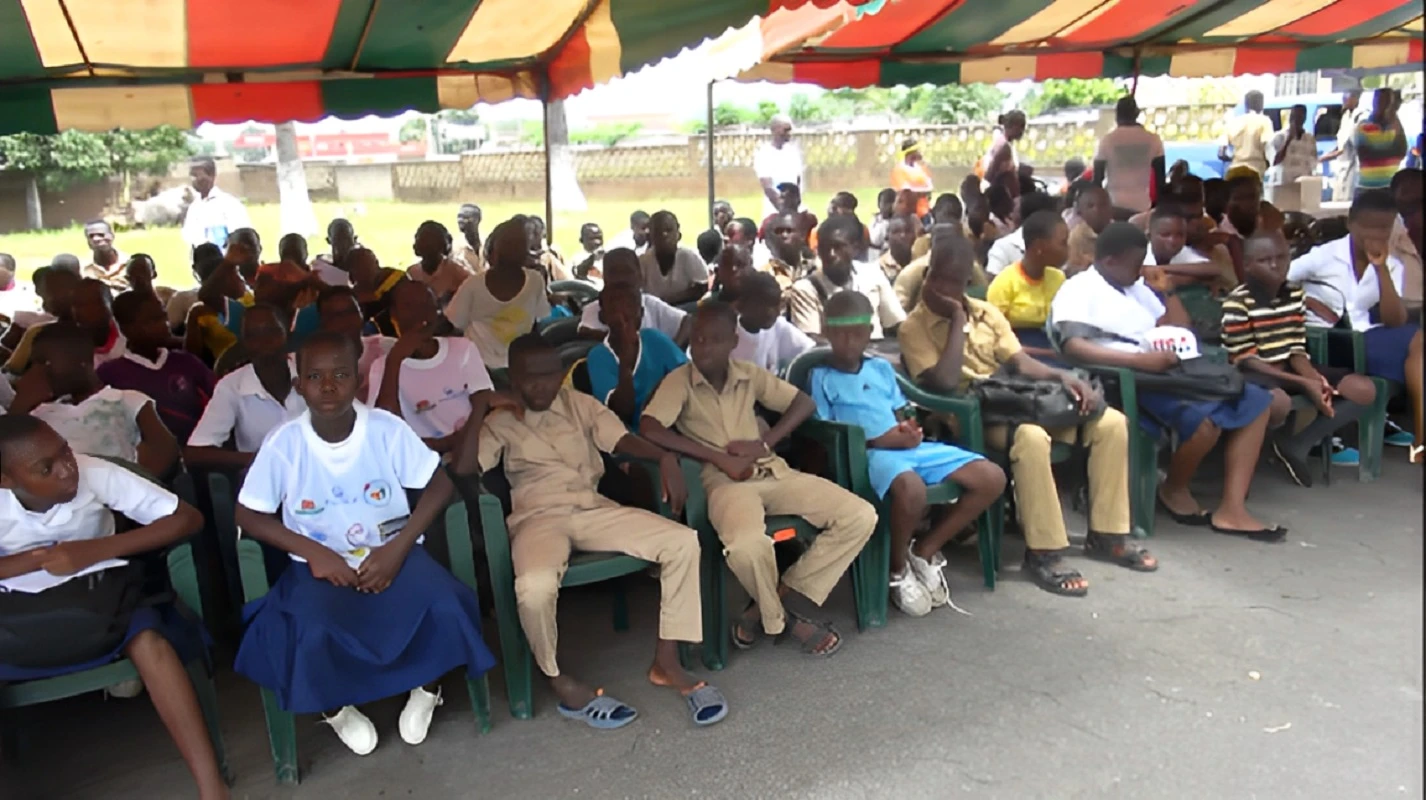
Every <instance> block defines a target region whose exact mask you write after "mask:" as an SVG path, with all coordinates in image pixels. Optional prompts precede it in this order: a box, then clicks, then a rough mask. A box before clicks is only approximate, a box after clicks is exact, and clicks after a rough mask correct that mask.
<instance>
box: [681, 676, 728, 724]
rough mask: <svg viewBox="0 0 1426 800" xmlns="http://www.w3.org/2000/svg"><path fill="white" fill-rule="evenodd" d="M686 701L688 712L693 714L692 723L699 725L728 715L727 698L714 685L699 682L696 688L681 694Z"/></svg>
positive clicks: (711, 722) (713, 721)
mask: <svg viewBox="0 0 1426 800" xmlns="http://www.w3.org/2000/svg"><path fill="white" fill-rule="evenodd" d="M683 699H684V700H685V701H687V703H688V713H690V714H692V715H693V724H694V725H698V726H699V727H702V726H705V725H712V724H713V723H715V722H722V721H723V718H724V717H726V716H728V699H727V698H725V697H724V696H723V693H722V692H720V691H718V688H717V687H716V686H709V685H708V684H706V683H703V684H699V686H698V688H697V689H694V690H693V691H691V692H689V693H688V694H686V695H684V696H683Z"/></svg>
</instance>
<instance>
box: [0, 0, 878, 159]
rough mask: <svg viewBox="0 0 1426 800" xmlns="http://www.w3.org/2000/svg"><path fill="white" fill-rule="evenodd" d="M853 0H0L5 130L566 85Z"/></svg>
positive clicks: (460, 102) (262, 115) (248, 115)
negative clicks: (782, 16)
mask: <svg viewBox="0 0 1426 800" xmlns="http://www.w3.org/2000/svg"><path fill="white" fill-rule="evenodd" d="M860 2H865V0H536V1H534V2H532V0H0V133H12V132H16V131H30V132H35V133H53V132H55V131H58V130H63V129H66V128H80V129H86V130H108V129H111V128H115V127H124V128H149V127H153V126H155V125H160V124H171V125H177V126H179V127H184V128H190V127H193V126H195V125H198V124H200V123H203V122H220V123H236V122H245V121H247V120H262V121H285V120H299V121H310V120H314V119H319V118H321V117H324V116H328V115H336V116H361V115H365V114H383V115H388V114H395V113H399V112H402V111H406V110H410V109H414V110H417V111H424V112H434V111H438V110H440V109H442V108H469V107H471V106H472V105H474V104H476V103H477V102H500V101H502V100H508V99H510V98H514V97H527V98H536V97H541V96H545V97H547V98H561V97H567V96H569V95H572V94H575V93H577V92H579V91H582V90H584V89H587V88H590V87H592V86H594V85H595V84H598V83H602V82H605V81H608V80H610V79H612V78H617V77H620V76H622V75H624V74H627V73H629V72H632V71H634V70H636V69H638V68H640V67H642V66H644V65H647V64H650V63H653V62H656V61H659V60H662V59H664V58H666V57H668V56H672V55H675V54H677V53H678V52H679V51H680V50H682V49H684V48H686V47H689V46H692V45H696V44H698V43H699V42H701V41H703V40H704V39H706V38H708V37H710V36H717V35H719V34H721V33H723V32H724V31H725V30H727V29H729V28H735V27H738V26H742V25H745V24H746V23H747V22H748V20H749V19H750V18H752V17H754V16H757V15H770V14H773V13H774V12H780V11H784V10H794V9H801V8H802V7H804V6H807V7H809V11H811V10H817V9H825V8H827V7H829V6H834V5H838V4H842V5H847V6H849V5H853V4H857V3H860ZM823 29H824V30H825V28H823Z"/></svg>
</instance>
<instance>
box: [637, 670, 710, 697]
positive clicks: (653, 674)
mask: <svg viewBox="0 0 1426 800" xmlns="http://www.w3.org/2000/svg"><path fill="white" fill-rule="evenodd" d="M649 683H652V684H653V685H655V686H667V687H669V688H671V689H677V690H678V691H679V692H680V693H682V694H688V693H689V692H691V691H693V690H694V689H697V688H698V687H699V686H701V685H703V681H700V680H698V679H697V678H695V677H693V676H692V675H690V674H688V671H687V670H685V669H684V668H683V667H682V666H678V665H674V666H672V667H668V666H661V665H659V664H658V663H655V664H654V665H653V666H651V667H649Z"/></svg>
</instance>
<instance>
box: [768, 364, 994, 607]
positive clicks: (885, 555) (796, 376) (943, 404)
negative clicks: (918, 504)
mask: <svg viewBox="0 0 1426 800" xmlns="http://www.w3.org/2000/svg"><path fill="white" fill-rule="evenodd" d="M830 355H831V350H830V349H829V348H826V347H818V348H815V349H813V350H809V351H807V352H805V353H803V354H802V355H800V356H798V357H797V358H796V359H795V360H794V361H793V362H792V364H791V365H790V366H789V367H788V370H787V373H788V378H787V379H788V381H789V382H790V383H792V384H793V385H795V386H797V388H799V389H802V390H803V391H807V390H808V388H809V386H810V380H811V375H812V370H813V369H814V368H816V367H819V366H822V365H823V364H825V363H827V360H828V358H829V356H830ZM896 372H897V382H898V383H899V384H900V386H901V390H902V393H903V394H906V399H908V400H910V401H911V402H912V404H913V405H916V406H918V407H921V408H926V409H927V410H930V411H939V412H940V413H944V414H950V415H952V416H954V417H955V418H956V422H957V425H958V426H959V427H960V428H961V429H962V430H964V431H966V432H967V433H966V434H965V436H964V439H965V446H966V447H967V449H969V450H972V451H974V452H977V453H985V438H984V433H983V431H982V430H981V422H980V408H979V406H978V405H977V404H976V402H975V400H974V399H973V398H941V397H937V396H934V395H931V394H930V393H928V392H925V391H923V390H921V389H919V388H917V387H916V386H914V385H911V382H910V381H909V380H907V378H906V376H905V374H904V373H903V372H902V370H900V369H899V368H898V369H897V370H896ZM908 390H909V391H908ZM912 392H914V393H915V394H916V396H917V397H919V398H920V400H921V402H918V401H917V399H916V398H913V397H912V396H911V393H912ZM928 403H929V404H932V405H935V406H937V408H934V409H933V408H930V407H929V406H928V405H926V404H928ZM827 424H829V425H839V426H841V427H843V428H844V429H845V433H844V435H845V437H846V439H845V441H846V446H847V472H848V477H849V479H850V481H851V483H852V491H854V492H856V493H857V494H858V495H860V496H861V497H863V498H864V499H866V500H867V502H869V503H871V504H872V505H874V506H876V510H877V535H876V537H874V542H875V543H877V544H878V548H877V550H876V556H877V558H879V559H881V560H882V563H883V566H885V567H886V571H887V573H888V575H887V577H888V580H889V578H890V575H889V573H890V571H891V528H890V519H891V514H890V509H889V508H888V507H887V504H886V503H885V502H884V501H883V500H882V499H881V498H879V497H877V496H876V492H875V491H874V490H873V489H872V486H871V478H870V476H869V474H868V469H867V465H868V459H867V448H866V432H865V431H863V430H862V429H861V428H860V427H858V426H856V425H849V424H846V423H839V422H830V421H829V422H828V423H827ZM960 496H961V491H960V487H959V486H957V485H955V484H954V483H939V484H937V485H935V486H928V487H926V502H927V504H929V505H947V504H950V503H954V502H956V501H957V500H959V499H960ZM1004 519H1005V508H1004V501H1003V500H997V501H996V502H995V503H994V504H992V505H991V506H990V508H988V509H986V511H985V513H983V514H982V515H981V517H980V528H981V529H982V530H984V532H985V535H983V536H978V537H977V547H978V549H979V552H980V566H981V572H982V574H983V577H984V580H985V585H986V588H988V589H994V588H995V574H996V570H997V569H998V568H999V547H998V545H999V542H1000V534H1001V533H1002V532H1003V528H1004ZM871 549H872V548H871V547H870V546H868V550H871Z"/></svg>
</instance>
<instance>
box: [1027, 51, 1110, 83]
mask: <svg viewBox="0 0 1426 800" xmlns="http://www.w3.org/2000/svg"><path fill="white" fill-rule="evenodd" d="M1103 73H1104V54H1103V53H1099V52H1094V53H1054V54H1050V55H1043V56H1040V57H1038V58H1036V59H1035V80H1037V81H1047V80H1049V79H1051V78H1079V77H1082V76H1084V75H1102V74H1103Z"/></svg>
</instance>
